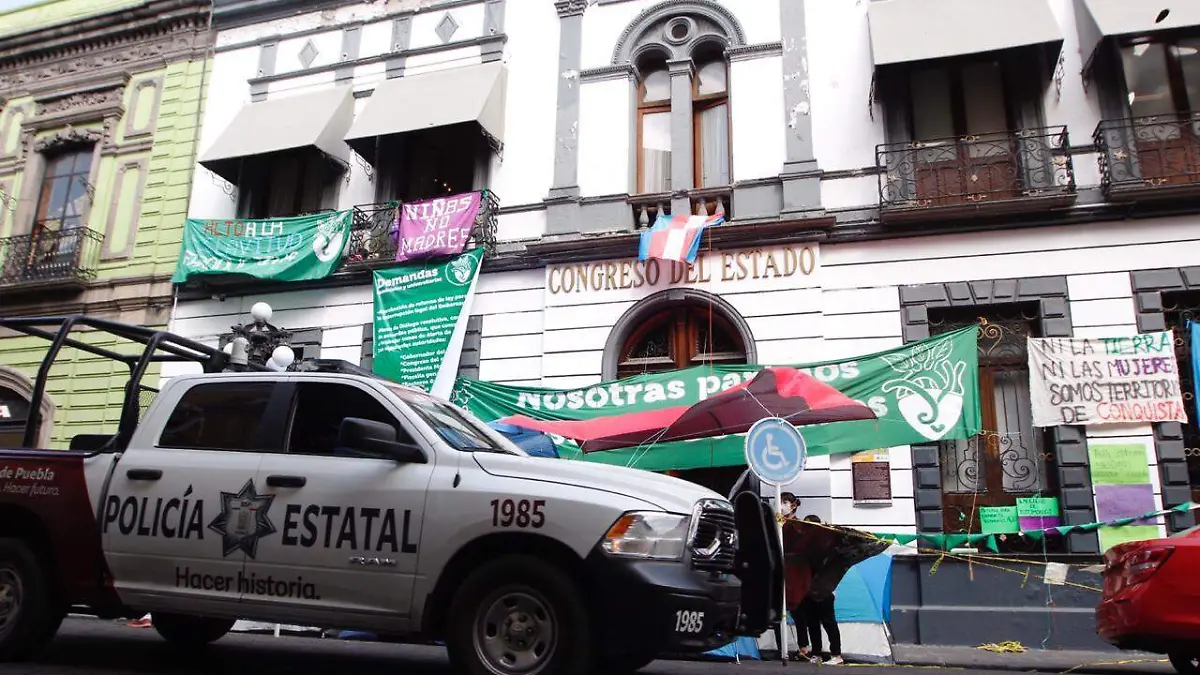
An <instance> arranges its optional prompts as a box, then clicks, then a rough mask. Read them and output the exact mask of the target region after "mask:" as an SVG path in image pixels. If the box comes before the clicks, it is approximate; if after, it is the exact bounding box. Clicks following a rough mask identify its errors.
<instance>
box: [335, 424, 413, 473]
mask: <svg viewBox="0 0 1200 675" xmlns="http://www.w3.org/2000/svg"><path fill="white" fill-rule="evenodd" d="M396 438H397V435H396V428H395V427H393V426H392V425H390V424H384V423H383V422H376V421H375V420H368V419H362V418H361V417H347V418H345V419H343V420H342V423H341V425H340V426H339V427H338V439H337V444H338V448H339V449H344V450H349V451H350V452H353V453H357V454H362V455H365V456H368V457H384V458H387V459H391V460H395V461H397V462H400V463H403V464H424V463H426V461H428V460H427V459H426V457H425V452H424V451H422V450H421V448H419V447H418V446H416V445H413V444H412V443H401V442H399V441H397V440H396Z"/></svg>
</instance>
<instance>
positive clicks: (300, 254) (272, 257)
mask: <svg viewBox="0 0 1200 675" xmlns="http://www.w3.org/2000/svg"><path fill="white" fill-rule="evenodd" d="M351 216H352V214H351V212H350V211H334V212H330V213H318V214H314V215H311V216H296V217H295V218H266V219H261V220H194V219H188V221H187V222H186V223H185V224H184V226H183V248H182V249H181V250H180V252H179V263H178V265H177V266H176V268H175V276H173V277H171V281H173V282H175V283H183V282H185V281H187V280H188V278H189V277H191V276H194V275H199V274H247V275H249V276H252V277H257V278H259V279H272V280H275V281H307V280H309V279H324V278H325V277H327V276H329V275H330V274H333V272H334V270H336V269H337V267H338V265H339V264H340V263H341V262H342V249H344V248H345V247H346V241H347V239H349V237H350V225H351Z"/></svg>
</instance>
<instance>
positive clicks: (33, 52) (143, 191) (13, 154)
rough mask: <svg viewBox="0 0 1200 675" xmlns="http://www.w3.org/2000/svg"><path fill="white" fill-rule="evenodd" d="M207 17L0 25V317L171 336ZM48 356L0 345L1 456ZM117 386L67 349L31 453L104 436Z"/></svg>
mask: <svg viewBox="0 0 1200 675" xmlns="http://www.w3.org/2000/svg"><path fill="white" fill-rule="evenodd" d="M208 8H209V3H208V2H202V1H197V0H51V1H49V2H42V3H37V4H31V5H26V6H24V7H20V8H18V9H15V10H11V11H7V12H0V316H9V317H11V316H29V315H61V314H75V313H86V314H88V315H91V316H97V317H102V318H109V319H116V320H120V321H125V322H128V323H135V324H142V325H146V326H166V325H167V323H168V320H169V317H170V311H171V304H172V287H171V282H170V279H171V274H172V272H173V271H174V267H175V261H176V259H177V257H178V254H179V243H180V237H181V231H182V228H183V224H184V220H185V218H186V216H187V204H188V192H189V187H190V184H191V180H192V167H193V165H194V155H195V149H196V141H197V138H198V134H199V126H200V122H201V115H202V112H203V110H202V105H203V101H204V88H205V86H206V77H207V76H208V75H209V70H210V49H211V45H212V37H211V35H212V33H211V31H210V30H209V28H208V26H209V17H208ZM44 348H45V343H44V342H43V341H41V340H38V339H35V338H25V337H15V336H13V335H12V334H11V333H5V334H0V447H3V446H5V445H16V444H19V442H20V431H21V429H22V427H23V425H24V421H25V418H26V417H27V415H28V413H29V410H28V409H29V396H30V391H31V382H32V379H33V378H34V377H35V375H36V372H37V366H38V364H39V363H40V360H41V357H42V354H43V353H44ZM125 375H126V374H125V373H124V372H123V367H121V366H119V365H118V364H114V363H111V362H108V361H105V360H102V359H99V358H96V357H91V356H89V355H87V354H84V353H82V352H79V351H77V350H73V349H68V350H64V352H63V355H62V360H61V361H60V362H59V364H58V365H56V366H55V369H54V371H53V372H52V377H51V381H50V384H49V386H48V390H47V393H48V395H47V397H46V400H45V402H44V404H43V406H42V413H43V420H44V423H43V424H42V425H41V427H40V428H39V445H43V446H50V447H66V445H67V443H68V442H69V440H70V438H71V437H72V436H73V435H75V434H78V433H83V432H90V433H97V432H99V431H101V430H102V429H109V428H112V427H113V426H115V423H116V420H117V416H118V415H119V405H117V406H114V405H112V404H113V403H114V402H116V401H119V397H120V393H121V386H122V385H123V384H124V381H125ZM153 379H154V378H151V381H152V380H153Z"/></svg>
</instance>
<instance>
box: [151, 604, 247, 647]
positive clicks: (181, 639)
mask: <svg viewBox="0 0 1200 675" xmlns="http://www.w3.org/2000/svg"><path fill="white" fill-rule="evenodd" d="M150 623H151V624H152V625H153V626H154V630H156V631H158V634H159V635H160V636H161V637H162V639H164V640H166V641H167V642H170V643H171V644H173V645H176V646H179V647H187V648H190V649H197V648H200V647H203V646H205V645H207V644H210V643H213V642H216V641H217V640H220V639H221V638H223V637H225V634H226V633H228V632H229V629H230V628H233V620H232V619H212V618H208V617H203V616H188V615H186V614H167V613H163V612H152V613H151V614H150Z"/></svg>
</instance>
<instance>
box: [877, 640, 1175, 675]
mask: <svg viewBox="0 0 1200 675" xmlns="http://www.w3.org/2000/svg"><path fill="white" fill-rule="evenodd" d="M892 654H893V655H894V656H895V659H896V665H905V666H939V667H947V668H967V669H979V670H1013V671H1021V672H1037V673H1065V672H1067V671H1070V673H1071V674H1072V675H1074V674H1076V673H1091V674H1101V675H1108V674H1112V673H1154V674H1160V675H1167V674H1173V673H1175V669H1174V668H1172V667H1171V664H1170V663H1168V662H1167V660H1166V659H1167V657H1166V656H1165V655H1161V654H1147V653H1144V652H1119V651H1115V650H1114V651H1105V652H1088V651H1067V650H1056V649H1029V650H1028V651H1026V652H1024V653H1020V654H998V653H996V652H989V651H986V650H983V649H975V648H972V647H937V646H931V645H894V646H893V647H892Z"/></svg>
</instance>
